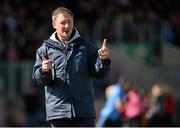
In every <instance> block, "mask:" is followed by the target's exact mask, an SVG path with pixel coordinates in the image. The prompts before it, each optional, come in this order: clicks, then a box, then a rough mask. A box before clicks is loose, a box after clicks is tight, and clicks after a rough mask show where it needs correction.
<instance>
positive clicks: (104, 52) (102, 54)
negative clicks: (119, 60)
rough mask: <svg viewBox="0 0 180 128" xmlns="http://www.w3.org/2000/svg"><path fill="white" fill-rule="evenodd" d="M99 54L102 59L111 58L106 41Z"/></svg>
mask: <svg viewBox="0 0 180 128" xmlns="http://www.w3.org/2000/svg"><path fill="white" fill-rule="evenodd" d="M98 54H99V57H100V58H101V59H107V58H108V57H109V49H108V48H107V40H106V39H104V41H103V44H102V47H101V48H100V49H99V50H98Z"/></svg>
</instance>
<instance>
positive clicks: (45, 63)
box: [41, 54, 53, 72]
mask: <svg viewBox="0 0 180 128" xmlns="http://www.w3.org/2000/svg"><path fill="white" fill-rule="evenodd" d="M41 58H42V71H43V72H49V70H50V69H52V68H53V67H52V61H51V60H48V59H46V58H45V56H44V54H41Z"/></svg>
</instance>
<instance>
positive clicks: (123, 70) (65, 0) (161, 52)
mask: <svg viewBox="0 0 180 128" xmlns="http://www.w3.org/2000/svg"><path fill="white" fill-rule="evenodd" d="M179 5H180V1H179V0H163V1H158V0H86V1H84V0H51V1H50V0H49V1H44V0H30V1H27V0H1V1H0V126H49V124H47V123H46V121H45V108H44V90H43V88H40V87H38V86H35V85H34V83H33V81H32V78H31V76H32V67H33V65H34V62H35V52H36V49H37V48H38V47H39V46H40V45H41V44H42V42H43V41H44V40H45V39H48V37H49V36H50V35H51V34H52V32H53V31H54V30H53V29H52V26H51V12H52V11H53V10H54V9H55V8H56V7H58V6H65V7H67V8H69V9H70V10H72V12H73V13H74V15H75V27H76V28H77V29H78V30H79V32H80V34H81V35H82V36H84V37H85V38H86V39H88V40H90V41H91V42H92V43H94V44H96V45H98V46H101V44H102V41H103V39H104V38H107V41H108V47H109V49H110V51H111V59H112V66H111V72H110V74H109V75H108V76H107V77H106V78H104V79H101V80H96V79H95V80H94V83H95V86H94V88H95V95H96V109H97V119H98V118H99V116H100V114H99V113H100V111H101V109H102V107H103V106H104V104H105V102H106V98H105V89H106V87H108V86H109V85H112V84H114V83H116V82H117V79H125V80H126V81H127V82H128V83H129V84H130V85H136V87H137V90H138V93H139V94H140V97H141V99H142V100H143V99H144V98H145V96H146V94H147V93H148V92H149V91H150V88H151V87H152V86H153V85H154V84H155V83H161V85H163V87H164V88H166V92H168V94H169V95H170V96H171V102H168V103H167V108H169V109H168V110H169V111H168V110H167V111H168V112H169V113H170V117H171V119H172V122H173V126H180V124H179V122H180V120H179V119H180V109H178V108H179V107H180V6H179ZM168 112H167V113H168ZM144 113H145V110H144V112H143V113H142V117H144V116H143V114H144ZM144 118H145V117H144ZM141 124H142V125H141V126H146V123H144V122H143V121H142V123H141ZM124 125H128V123H127V122H124Z"/></svg>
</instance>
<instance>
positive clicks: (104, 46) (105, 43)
mask: <svg viewBox="0 0 180 128" xmlns="http://www.w3.org/2000/svg"><path fill="white" fill-rule="evenodd" d="M106 47H107V40H106V39H104V41H103V44H102V48H106Z"/></svg>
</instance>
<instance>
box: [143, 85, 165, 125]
mask: <svg viewBox="0 0 180 128" xmlns="http://www.w3.org/2000/svg"><path fill="white" fill-rule="evenodd" d="M150 92H151V97H150V101H149V107H148V110H147V112H146V118H147V119H148V122H147V126H151V127H152V126H166V125H165V124H166V123H165V113H164V112H165V111H164V103H165V97H164V94H163V85H161V84H159V83H156V84H154V85H153V86H152V88H151V90H150Z"/></svg>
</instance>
